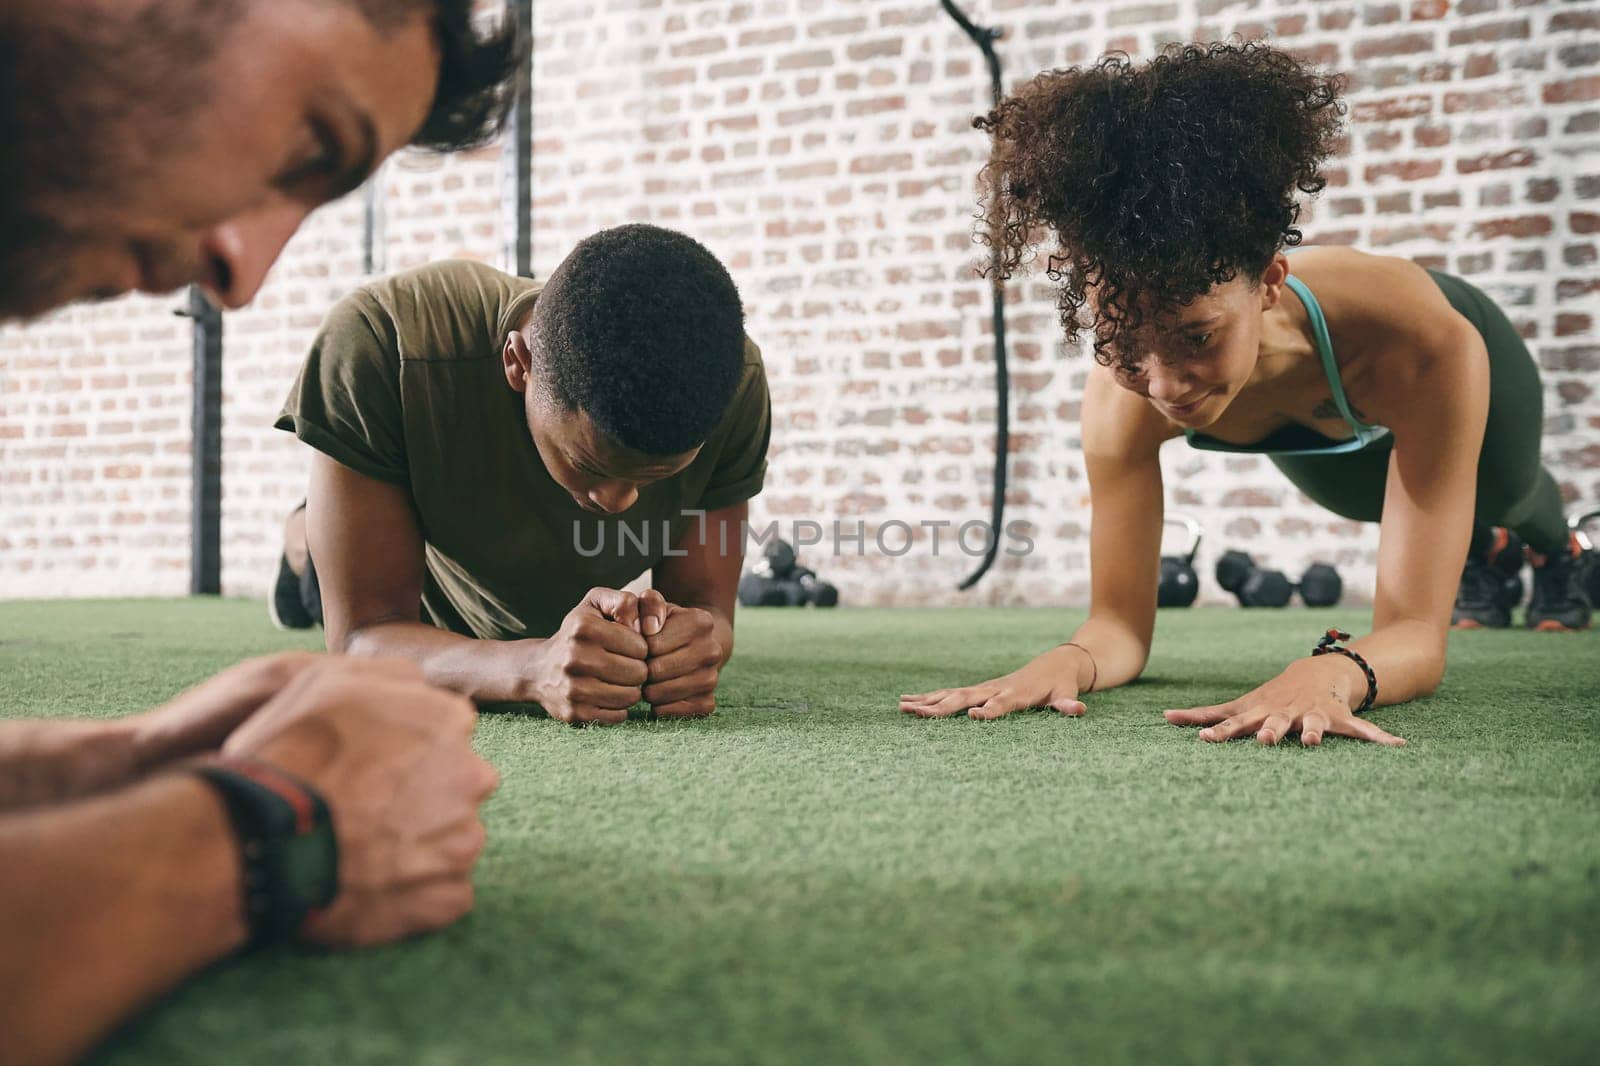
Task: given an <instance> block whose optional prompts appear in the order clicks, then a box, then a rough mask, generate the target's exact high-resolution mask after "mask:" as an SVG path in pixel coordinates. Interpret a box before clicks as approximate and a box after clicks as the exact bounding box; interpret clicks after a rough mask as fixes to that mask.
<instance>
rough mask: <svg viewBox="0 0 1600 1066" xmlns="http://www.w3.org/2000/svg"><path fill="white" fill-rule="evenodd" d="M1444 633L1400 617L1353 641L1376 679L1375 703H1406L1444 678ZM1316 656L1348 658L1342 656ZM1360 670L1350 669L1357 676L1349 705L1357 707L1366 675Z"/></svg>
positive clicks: (1429, 624)
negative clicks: (1376, 696)
mask: <svg viewBox="0 0 1600 1066" xmlns="http://www.w3.org/2000/svg"><path fill="white" fill-rule="evenodd" d="M1446 636H1447V634H1446V631H1445V630H1444V629H1443V628H1441V627H1440V626H1439V625H1437V624H1435V623H1432V622H1424V621H1421V620H1419V619H1402V620H1397V621H1394V622H1391V623H1389V624H1388V625H1386V626H1383V627H1382V628H1380V629H1375V630H1373V631H1372V632H1371V633H1369V634H1367V635H1366V636H1364V637H1362V638H1361V639H1360V640H1357V641H1352V642H1351V643H1350V645H1349V647H1350V649H1351V650H1352V651H1355V652H1357V653H1359V654H1360V655H1361V657H1362V658H1363V659H1366V660H1367V665H1368V666H1370V667H1372V673H1373V675H1374V676H1375V677H1376V678H1377V679H1378V698H1377V700H1376V701H1375V702H1374V706H1377V707H1384V706H1387V705H1389V704H1391V703H1405V702H1407V701H1409V700H1414V699H1417V698H1419V697H1422V696H1426V695H1428V694H1429V693H1431V692H1433V691H1434V690H1435V689H1437V688H1438V687H1439V683H1440V682H1441V681H1443V680H1444V659H1445V638H1446ZM1319 658H1324V659H1340V660H1343V661H1345V662H1349V661H1350V660H1349V659H1348V658H1347V657H1346V656H1343V655H1337V656H1334V655H1324V656H1319ZM1351 665H1352V666H1354V664H1353V663H1352V664H1351ZM1359 670H1360V668H1359V667H1356V668H1355V670H1354V671H1352V672H1353V673H1356V674H1357V675H1358V676H1357V677H1356V678H1355V680H1356V684H1355V685H1354V686H1353V687H1354V692H1353V693H1352V696H1351V700H1352V702H1351V704H1350V706H1351V707H1352V708H1355V707H1359V706H1360V705H1361V702H1362V701H1363V700H1365V699H1366V698H1367V679H1366V675H1364V674H1360V673H1359Z"/></svg>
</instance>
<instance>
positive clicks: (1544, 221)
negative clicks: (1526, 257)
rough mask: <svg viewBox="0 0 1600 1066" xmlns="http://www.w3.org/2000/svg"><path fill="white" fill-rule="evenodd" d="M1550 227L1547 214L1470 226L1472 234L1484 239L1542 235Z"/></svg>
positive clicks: (1548, 230) (1548, 231)
mask: <svg viewBox="0 0 1600 1066" xmlns="http://www.w3.org/2000/svg"><path fill="white" fill-rule="evenodd" d="M1552 228H1553V227H1552V226H1551V223H1550V216H1548V215H1523V216H1520V217H1517V218H1497V219H1489V220H1486V221H1484V222H1479V223H1478V224H1477V225H1475V226H1473V227H1472V235H1473V236H1475V237H1479V238H1482V239H1485V240H1493V239H1494V238H1497V237H1544V236H1547V235H1548V234H1549V233H1550V232H1551V230H1552Z"/></svg>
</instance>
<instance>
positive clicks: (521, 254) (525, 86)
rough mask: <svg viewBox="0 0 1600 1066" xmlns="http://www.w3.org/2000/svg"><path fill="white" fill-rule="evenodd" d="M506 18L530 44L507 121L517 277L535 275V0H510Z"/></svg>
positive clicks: (511, 260) (510, 256)
mask: <svg viewBox="0 0 1600 1066" xmlns="http://www.w3.org/2000/svg"><path fill="white" fill-rule="evenodd" d="M506 17H507V18H509V19H511V20H513V22H514V24H515V26H516V30H517V36H518V38H520V39H521V40H522V41H524V42H526V44H527V52H526V55H527V57H528V66H527V69H526V70H524V71H523V72H522V77H521V78H520V80H519V81H518V83H517V95H516V97H515V98H514V99H513V100H512V103H511V117H510V119H509V120H508V122H507V130H508V133H509V139H510V148H511V151H510V153H509V163H510V166H511V174H510V175H509V177H510V181H509V185H510V192H511V204H510V212H509V213H510V215H511V218H510V220H509V221H510V225H509V226H508V227H507V228H508V229H509V230H510V232H511V234H512V239H511V241H510V242H509V247H507V248H506V255H505V258H506V262H507V265H509V266H510V267H511V268H512V269H513V270H514V271H515V273H516V274H517V276H518V277H524V278H527V277H532V276H533V0H507V2H506Z"/></svg>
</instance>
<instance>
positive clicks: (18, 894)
mask: <svg viewBox="0 0 1600 1066" xmlns="http://www.w3.org/2000/svg"><path fill="white" fill-rule="evenodd" d="M0 867H3V868H4V869H5V871H6V873H5V876H4V877H3V878H0V945H4V948H3V950H0V1063H3V1064H5V1066H10V1064H12V1063H30V1064H34V1063H64V1062H70V1061H72V1060H73V1059H75V1058H77V1057H79V1056H81V1055H82V1054H83V1053H85V1052H86V1051H88V1050H89V1049H90V1048H91V1047H92V1046H93V1045H94V1044H95V1043H96V1042H97V1041H99V1040H100V1039H101V1038H102V1037H104V1036H105V1035H106V1034H107V1033H108V1032H110V1031H111V1029H112V1028H114V1027H115V1026H116V1025H117V1024H118V1023H120V1022H121V1021H122V1020H123V1019H124V1018H126V1017H127V1016H128V1015H129V1014H131V1013H132V1012H133V1011H135V1010H136V1009H138V1008H139V1007H141V1006H143V1005H144V1004H146V1003H148V1002H150V1001H151V1000H153V999H155V998H156V997H157V996H159V995H161V994H162V993H164V992H166V991H167V990H168V989H170V988H172V987H173V986H174V985H176V984H177V983H178V982H179V981H181V980H182V979H184V978H185V977H187V976H189V975H190V974H193V973H195V972H196V971H198V970H200V969H202V968H203V967H205V966H207V965H209V964H211V963H212V962H214V961H216V960H217V959H220V958H222V957H223V956H225V955H228V954H231V953H232V952H234V951H236V950H237V949H238V948H239V947H241V946H242V945H243V944H244V942H245V939H246V934H247V930H246V928H245V924H244V921H243V917H242V907H241V905H240V898H241V896H240V880H239V879H240V873H239V860H238V853H237V845H236V844H235V842H234V837H233V832H232V830H231V829H230V828H229V824H228V818H227V814H226V812H225V810H224V809H223V806H222V803H221V801H220V800H219V799H218V798H217V796H216V794H215V793H214V792H213V791H212V789H211V788H210V787H209V786H207V785H206V784H205V783H204V782H203V781H201V780H199V779H198V778H195V777H191V776H189V775H185V774H162V775H160V776H158V777H154V778H151V779H149V780H146V781H143V782H140V783H138V784H136V785H132V786H129V787H127V788H124V789H121V790H119V791H117V792H113V793H110V794H107V795H104V796H98V797H95V798H92V799H86V800H80V801H77V802H74V803H69V804H64V805H61V806H58V807H51V808H48V809H45V810H39V811H32V812H27V813H19V814H13V815H8V816H3V817H0Z"/></svg>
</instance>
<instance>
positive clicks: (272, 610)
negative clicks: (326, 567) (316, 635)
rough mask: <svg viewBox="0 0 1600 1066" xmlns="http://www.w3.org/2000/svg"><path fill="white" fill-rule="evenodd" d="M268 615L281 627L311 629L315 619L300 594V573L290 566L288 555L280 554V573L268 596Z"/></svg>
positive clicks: (273, 622)
mask: <svg viewBox="0 0 1600 1066" xmlns="http://www.w3.org/2000/svg"><path fill="white" fill-rule="evenodd" d="M267 615H268V616H269V617H270V618H271V619H272V624H273V625H275V626H277V627H278V628H279V629H310V628H311V626H312V624H313V620H312V618H311V614H310V612H308V611H307V610H306V604H305V600H304V598H303V597H302V596H301V595H300V575H299V574H297V573H295V572H294V571H293V570H292V569H291V568H290V567H289V557H288V556H287V555H280V556H278V575H277V577H275V578H274V579H273V582H272V595H271V596H269V597H268V598H267Z"/></svg>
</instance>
